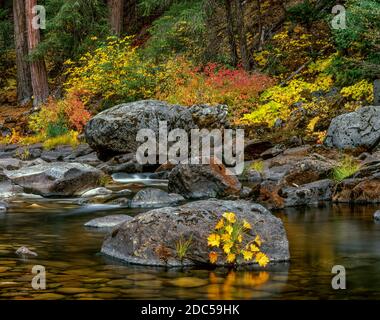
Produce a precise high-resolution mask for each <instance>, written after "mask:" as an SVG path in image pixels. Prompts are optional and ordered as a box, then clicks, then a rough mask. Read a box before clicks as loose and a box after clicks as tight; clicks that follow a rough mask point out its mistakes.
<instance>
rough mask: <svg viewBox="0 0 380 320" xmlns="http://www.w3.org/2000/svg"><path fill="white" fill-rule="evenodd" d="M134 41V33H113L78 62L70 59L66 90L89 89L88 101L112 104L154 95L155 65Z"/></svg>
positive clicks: (80, 90) (86, 99) (87, 93)
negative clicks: (121, 36)
mask: <svg viewBox="0 0 380 320" xmlns="http://www.w3.org/2000/svg"><path fill="white" fill-rule="evenodd" d="M131 41H132V37H125V38H124V39H118V38H115V37H109V38H108V39H107V41H106V42H105V43H104V44H103V45H102V46H100V47H99V48H97V49H96V50H95V51H94V52H91V53H90V52H88V53H86V54H85V55H84V56H82V57H81V58H80V60H79V64H78V65H75V64H74V63H73V62H71V61H66V65H67V66H69V68H68V70H67V72H66V74H67V76H68V79H67V81H66V83H65V88H66V90H67V91H68V92H69V93H70V92H71V91H76V92H86V95H84V96H83V102H84V103H85V104H86V105H89V104H90V102H93V101H95V102H97V101H101V104H102V105H104V104H106V105H110V104H112V103H113V104H114V103H118V102H128V101H135V100H139V99H144V98H149V97H152V96H153V94H154V89H155V87H156V75H155V74H154V73H155V68H153V66H150V65H149V64H148V62H146V61H143V60H142V59H141V58H140V56H139V55H138V53H137V51H136V48H135V47H132V45H131Z"/></svg>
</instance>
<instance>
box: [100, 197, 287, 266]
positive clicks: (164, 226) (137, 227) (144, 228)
mask: <svg viewBox="0 0 380 320" xmlns="http://www.w3.org/2000/svg"><path fill="white" fill-rule="evenodd" d="M224 212H234V213H235V214H236V217H237V219H239V220H241V219H245V220H247V221H248V222H249V223H250V224H251V225H252V227H253V228H252V230H250V231H249V233H248V234H247V235H245V237H244V240H243V245H245V244H246V243H248V242H250V241H253V240H254V239H255V237H256V235H259V236H260V237H261V239H262V241H263V243H262V246H261V250H262V252H264V253H265V254H267V256H268V257H269V259H270V261H271V262H281V261H287V260H289V247H288V240H287V237H286V233H285V229H284V226H283V224H282V221H281V220H280V219H279V218H276V217H275V216H274V215H272V214H271V213H270V212H269V211H268V210H267V209H265V208H264V207H263V206H261V205H258V204H255V203H252V202H248V201H241V200H240V201H221V200H216V199H212V200H202V201H196V202H192V203H188V204H185V205H183V206H179V207H166V208H161V209H155V210H151V211H148V212H145V213H142V214H139V215H138V216H136V217H135V218H134V219H133V220H130V221H127V222H126V223H123V224H121V225H119V226H118V227H117V228H116V229H114V230H113V232H112V233H110V234H109V235H107V237H106V239H105V240H104V242H103V246H102V249H101V251H102V253H104V254H106V255H108V256H112V257H114V258H118V259H121V260H124V261H126V262H128V263H134V264H141V265H153V266H180V265H197V264H204V263H208V261H209V253H210V251H212V249H211V248H210V247H209V246H208V242H207V238H208V236H209V235H210V233H212V232H213V230H214V228H215V225H216V224H217V222H218V221H219V220H220V219H221V217H222V215H223V213H224ZM179 241H189V242H190V246H189V248H188V250H187V252H186V254H185V257H184V259H183V260H182V261H181V259H180V257H179V256H178V253H177V249H176V245H177V244H178V243H179ZM218 261H219V262H218V263H219V265H224V264H226V262H225V259H219V260H218ZM237 263H238V264H239V265H244V264H248V263H252V262H247V261H244V260H243V259H241V258H240V257H239V259H238V261H237Z"/></svg>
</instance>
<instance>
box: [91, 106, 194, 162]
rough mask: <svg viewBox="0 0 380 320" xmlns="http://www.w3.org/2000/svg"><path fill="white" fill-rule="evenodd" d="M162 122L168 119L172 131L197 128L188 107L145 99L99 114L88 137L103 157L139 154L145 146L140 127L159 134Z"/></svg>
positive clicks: (93, 121)
mask: <svg viewBox="0 0 380 320" xmlns="http://www.w3.org/2000/svg"><path fill="white" fill-rule="evenodd" d="M160 121H166V122H167V126H168V131H170V130H173V129H177V128H179V129H184V130H186V131H188V132H189V131H190V129H192V128H194V127H195V125H194V122H193V119H192V115H191V112H190V111H189V109H188V108H185V107H182V106H178V105H169V104H167V103H165V102H161V101H155V100H143V101H137V102H131V103H125V104H121V105H118V106H115V107H113V108H111V109H108V110H105V111H103V112H101V113H99V114H98V115H96V116H95V117H94V118H92V119H91V120H90V121H89V122H88V123H87V125H86V128H85V135H86V140H87V142H88V144H89V145H90V146H91V147H92V148H93V149H94V150H96V151H97V152H98V154H99V155H100V156H101V157H102V158H109V157H111V156H112V155H114V154H122V153H136V150H137V149H138V147H139V146H140V145H141V142H137V141H136V135H137V133H138V132H139V130H140V129H151V130H153V131H154V132H155V133H156V134H157V136H158V132H159V122H160Z"/></svg>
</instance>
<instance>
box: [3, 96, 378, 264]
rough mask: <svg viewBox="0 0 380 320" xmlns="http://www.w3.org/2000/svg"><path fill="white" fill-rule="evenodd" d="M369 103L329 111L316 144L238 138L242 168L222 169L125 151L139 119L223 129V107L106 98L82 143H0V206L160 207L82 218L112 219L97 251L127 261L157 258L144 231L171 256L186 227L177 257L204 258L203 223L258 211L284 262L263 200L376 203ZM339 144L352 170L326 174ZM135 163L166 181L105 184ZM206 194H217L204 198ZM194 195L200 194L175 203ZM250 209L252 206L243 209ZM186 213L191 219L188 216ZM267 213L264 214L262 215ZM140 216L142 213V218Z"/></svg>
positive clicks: (277, 230)
mask: <svg viewBox="0 0 380 320" xmlns="http://www.w3.org/2000/svg"><path fill="white" fill-rule="evenodd" d="M379 109H380V107H365V108H361V109H359V110H358V111H357V112H353V113H350V114H346V115H342V116H339V117H337V118H335V119H333V120H332V123H331V126H330V129H329V131H328V133H327V139H326V143H325V145H299V146H295V147H288V146H285V145H276V144H273V143H272V142H270V141H265V140H260V141H255V140H253V141H252V140H251V141H246V144H245V151H244V152H245V159H246V160H247V161H246V163H245V170H244V172H243V174H241V175H239V176H231V175H228V174H227V168H226V167H225V166H224V165H223V164H217V163H213V162H212V163H211V164H210V165H193V164H179V165H174V164H172V163H170V162H168V163H166V164H164V165H141V164H140V163H138V161H137V160H136V156H135V153H136V148H137V144H136V135H137V132H138V129H141V128H149V129H151V130H153V131H155V132H156V133H157V134H158V131H157V130H158V127H159V122H160V121H166V122H167V123H168V124H169V127H170V128H171V129H174V128H180V129H184V130H185V131H188V130H190V129H192V128H199V129H209V130H211V129H213V128H229V127H230V125H229V124H228V121H227V120H226V119H227V110H226V108H225V107H223V106H219V107H216V108H213V107H207V106H203V107H200V106H196V107H193V108H190V109H188V108H184V107H181V106H168V105H166V104H165V103H163V102H157V101H140V102H134V103H131V104H125V105H121V106H116V107H114V108H111V109H109V110H106V111H105V112H103V113H100V114H99V115H97V116H95V117H94V118H93V119H92V120H91V121H90V122H89V124H88V125H87V127H86V131H85V132H86V135H85V141H88V144H87V143H85V142H83V143H82V144H80V145H79V146H78V147H77V148H75V149H74V148H72V147H70V146H59V147H57V148H54V149H52V150H44V148H43V146H42V145H41V144H35V145H29V146H19V145H16V144H15V145H6V146H5V145H4V146H0V200H1V201H0V214H2V213H3V214H4V212H6V211H7V208H8V207H9V206H10V205H12V202H13V201H15V200H18V199H20V198H22V197H25V196H28V197H31V196H33V197H59V198H62V197H63V198H65V197H69V198H73V199H76V200H75V201H77V203H81V204H87V203H112V204H115V205H120V206H127V207H131V208H146V210H148V208H160V207H165V208H163V209H156V210H153V211H149V212H146V213H142V214H141V215H139V216H138V217H136V218H134V219H132V220H130V219H125V217H124V219H123V217H116V218H115V217H113V218H109V219H108V220H107V218H106V220H105V221H97V223H89V224H88V226H89V227H91V226H98V227H99V226H100V227H101V226H106V227H115V226H116V229H115V230H116V231H115V230H114V231H113V232H112V233H111V234H110V235H109V236H108V237H107V239H106V240H105V243H104V245H103V249H102V252H103V253H105V254H107V255H111V256H114V257H118V258H121V259H124V260H126V261H128V262H132V263H138V264H153V265H160V264H162V261H161V260H159V259H158V258H157V256H155V254H154V245H155V244H157V243H159V239H156V240H157V241H153V242H152V238H151V236H152V235H155V236H157V237H161V238H165V237H164V235H165V236H168V235H171V236H170V237H167V238H165V241H166V242H165V243H164V245H165V247H166V248H168V250H169V251H170V255H171V257H175V255H174V253H173V250H174V247H173V246H174V243H175V242H176V241H178V239H179V238H180V237H181V236H183V235H184V234H187V233H189V231H190V230H192V231H193V233H194V232H195V233H196V237H195V238H194V239H196V244H197V245H196V246H194V248H196V249H194V250H195V251H194V252H192V253H191V255H190V256H189V258H188V259H187V260H186V263H185V264H189V263H190V262H191V263H206V262H207V258H205V252H206V251H207V231H208V232H209V231H210V229H212V227H213V224H214V223H215V222H216V217H217V216H218V214H219V215H221V214H223V212H224V211H226V210H231V211H234V212H235V213H237V214H238V215H239V214H240V215H241V216H242V217H243V218H244V219H247V220H251V219H253V220H260V219H262V220H263V221H264V224H263V226H262V227H258V229H257V233H258V234H260V235H263V236H264V238H265V239H266V245H265V246H269V247H268V248H267V249H268V255H269V257H270V258H271V261H273V262H276V261H285V260H288V259H289V252H288V251H287V239H286V235H285V232H284V230H283V227H282V223H281V221H280V220H279V221H277V220H276V221H274V220H273V219H272V218H270V217H272V216H271V214H270V212H268V211H267V209H269V210H273V209H280V208H285V207H294V206H310V205H316V204H319V203H323V202H329V201H334V202H344V203H353V204H355V203H377V202H380V149H379V145H380V144H379V142H380V112H379ZM367 120H368V121H367ZM216 124H217V125H216ZM343 152H345V154H349V157H350V161H351V162H350V163H352V164H354V165H352V166H355V170H352V168H348V169H350V170H351V171H352V172H350V174H346V173H347V172H346V173H345V174H343V175H341V176H340V178H338V179H337V177H336V175H334V173H336V171H337V169H339V168H340V167H342V157H343ZM345 169H347V168H345ZM350 170H348V171H350ZM346 171H347V170H346ZM143 172H149V173H150V176H151V177H152V178H156V179H163V180H166V181H167V183H168V189H167V190H166V189H165V188H164V189H165V190H161V189H157V188H146V189H142V190H140V191H139V192H137V193H135V192H132V191H130V190H129V189H127V188H126V187H124V188H123V186H122V185H115V182H114V181H113V180H112V178H111V175H112V174H114V173H143ZM214 198H220V199H223V201H215V200H208V199H214ZM199 199H203V200H204V201H200V202H195V203H193V204H186V205H184V206H180V207H178V205H181V204H183V203H184V202H186V201H193V200H199ZM261 205H262V206H261ZM252 208H256V209H257V208H259V209H257V210H258V211H257V210H256V209H255V210H256V211H255V212H256V213H253V212H252V210H253V209H252ZM265 208H266V209H265ZM239 212H240V213H239ZM192 215H196V216H197V217H198V218H197V219H196V220H197V221H193V220H191V219H190V220H189V217H192ZM257 215H259V216H260V215H261V216H260V217H261V218H259V217H258V216H257ZM182 218H183V219H182ZM264 218H265V219H264ZM267 218H268V219H269V220H268V221H272V220H273V221H272V222H267V220H266V219H267ZM148 220H149V221H151V222H149V223H145V222H144V221H148ZM120 223H121V224H120ZM151 223H152V225H150V224H151ZM252 236H253V234H252ZM144 237H146V239H145V238H144ZM278 237H280V238H278ZM161 238H160V239H161ZM276 239H277V240H276ZM145 240H146V241H145ZM148 240H149V241H148ZM136 241H137V242H138V244H137V242H136ZM194 241H195V240H194ZM160 245H162V243H161V242H160ZM265 246H264V248H265ZM160 261H161V262H160ZM168 261H170V262H168ZM168 261H167V262H166V264H169V265H178V264H180V262H179V261H178V260H176V259H175V258H173V259H171V260H170V259H169V260H168ZM181 263H182V262H181ZM240 263H242V262H240Z"/></svg>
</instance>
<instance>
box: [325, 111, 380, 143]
mask: <svg viewBox="0 0 380 320" xmlns="http://www.w3.org/2000/svg"><path fill="white" fill-rule="evenodd" d="M379 142H380V106H368V107H363V108H360V109H358V110H357V111H355V112H350V113H346V114H342V115H340V116H338V117H336V118H334V119H333V120H332V121H331V124H330V127H329V129H328V132H327V137H326V140H325V144H326V146H328V147H336V148H339V149H351V148H357V147H366V148H370V149H371V148H374V147H376V145H378V144H379Z"/></svg>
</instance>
